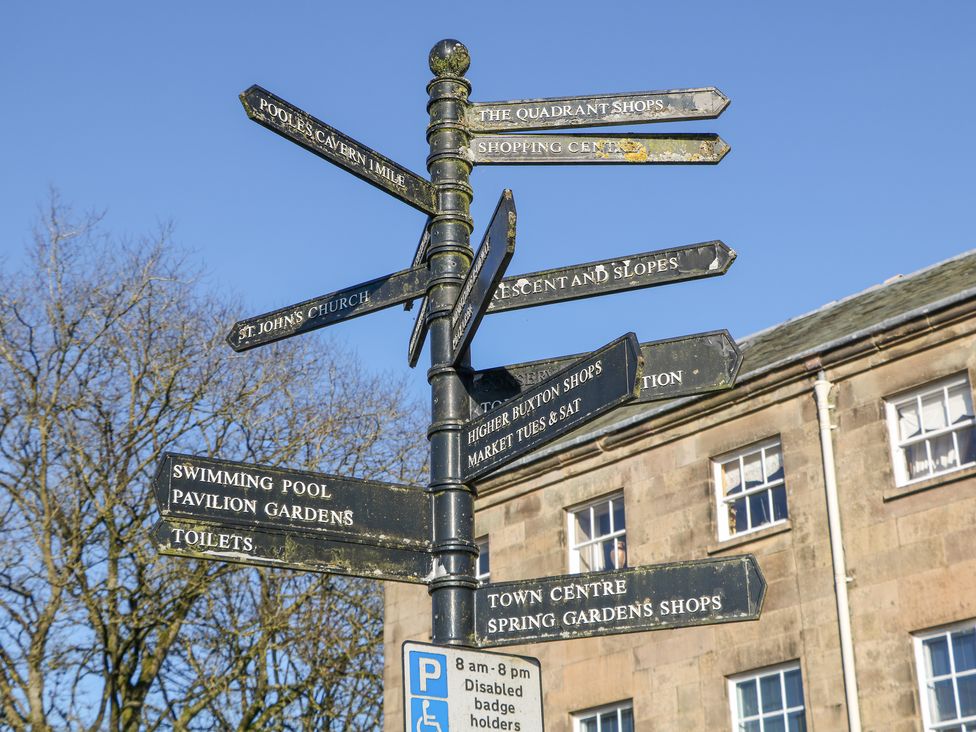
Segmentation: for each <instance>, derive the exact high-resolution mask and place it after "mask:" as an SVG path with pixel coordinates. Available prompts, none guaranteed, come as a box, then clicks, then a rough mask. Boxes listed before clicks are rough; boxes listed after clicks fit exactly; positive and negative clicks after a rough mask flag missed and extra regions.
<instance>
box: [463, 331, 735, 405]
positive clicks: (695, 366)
mask: <svg viewBox="0 0 976 732" xmlns="http://www.w3.org/2000/svg"><path fill="white" fill-rule="evenodd" d="M641 354H642V355H643V356H644V373H643V375H642V376H641V378H640V380H639V387H640V392H639V393H638V395H637V398H636V399H635V400H634V403H641V402H651V401H656V400H659V399H674V398H675V397H682V396H691V395H693V394H704V393H707V392H711V391H720V390H722V389H730V388H731V387H732V386H733V385H734V384H735V377H736V376H737V375H738V373H739V367H740V366H741V365H742V354H741V353H740V352H739V348H738V346H736V344H735V341H734V340H732V337H731V336H730V335H729V333H728V331H726V330H716V331H712V332H710V333H698V334H696V335H690V336H683V337H681V338H667V339H665V340H661V341H648V342H647V343H641ZM576 358H579V356H563V357H561V358H549V359H542V360H540V361H527V362H525V363H517V364H513V365H511V366H500V367H498V368H494V369H485V370H484V371H475V372H474V373H473V374H472V375H471V377H470V378H469V380H468V394H469V395H470V396H471V400H472V402H473V404H472V405H471V409H472V411H473V413H474V414H481V413H482V412H484V411H487V410H489V409H494V408H495V407H497V406H499V405H500V404H503V403H505V402H506V401H508V400H509V399H514V398H515V397H517V396H518V395H519V394H521V393H522V391H523V390H524V389H530V388H532V387H533V386H534V385H536V384H538V383H539V382H541V381H543V380H545V379H548V378H550V377H551V376H552V375H553V374H554V373H556V372H557V371H559V370H560V369H563V368H565V367H566V366H567V365H568V364H570V363H572V362H573V360H574V359H576Z"/></svg>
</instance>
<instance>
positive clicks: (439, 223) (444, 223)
mask: <svg viewBox="0 0 976 732" xmlns="http://www.w3.org/2000/svg"><path fill="white" fill-rule="evenodd" d="M469 64H470V56H469V54H468V51H467V49H466V48H465V47H464V46H463V45H462V44H461V43H459V42H458V41H454V40H449V39H448V40H443V41H440V42H439V43H438V44H436V45H435V46H434V48H433V49H432V50H431V53H430V56H429V65H430V69H431V71H432V72H433V73H434V76H435V78H434V79H433V80H432V81H431V82H430V84H428V87H427V89H428V93H429V100H428V104H427V109H428V111H429V114H430V124H429V125H428V127H427V140H428V144H429V150H430V154H429V155H428V157H427V168H428V172H429V174H430V179H429V180H428V179H427V178H424V177H422V176H420V175H417V174H416V173H414V172H412V171H410V170H408V169H407V168H405V167H403V166H401V165H399V164H397V163H396V162H394V161H393V160H391V159H390V158H387V157H385V156H383V155H380V154H379V153H378V152H376V151H375V150H373V149H372V148H369V147H367V146H366V145H363V144H362V143H360V142H358V141H356V140H354V139H353V138H351V137H349V136H348V135H345V134H343V133H341V132H339V131H338V130H336V129H335V128H334V127H331V126H329V125H328V124H326V123H325V122H322V121H321V120H319V119H317V118H315V117H313V116H311V115H310V114H308V113H307V112H305V111H303V110H301V109H299V108H298V107H295V106H294V105H292V104H289V103H288V102H286V101H284V100H283V99H281V98H280V97H277V96H275V95H274V94H271V93H270V92H268V91H266V90H265V89H263V88H261V87H260V86H257V85H254V86H251V87H250V88H248V89H247V90H245V91H244V92H243V93H242V94H241V95H240V99H241V102H242V104H243V105H244V109H245V111H246V113H247V115H248V117H249V118H250V119H252V120H254V121H255V122H257V123H259V124H261V125H263V126H264V127H266V128H267V129H269V130H271V131H273V132H275V133H276V134H278V135H280V136H282V137H283V138H285V139H287V140H289V141H291V142H293V143H296V144H298V145H300V146H301V147H302V148H304V149H305V150H308V151H310V152H312V153H313V154H315V155H317V156H319V157H320V158H322V159H324V160H327V161H328V162H330V163H333V164H335V165H337V166H338V167H340V168H342V169H343V170H345V171H347V172H349V173H351V174H352V175H354V176H356V177H358V178H360V179H362V180H365V181H366V182H368V183H370V184H371V185H373V186H375V187H376V188H378V189H380V190H382V191H384V192H386V193H388V194H390V195H391V196H393V197H395V198H396V199H398V200H400V201H402V202H404V203H407V204H408V205H410V206H412V207H413V208H415V209H417V210H418V211H420V212H422V213H423V214H424V215H425V216H426V217H427V218H426V222H425V226H424V229H423V233H422V235H421V239H420V241H419V243H418V244H417V247H416V251H415V253H414V256H413V258H412V260H411V261H410V262H409V266H408V268H407V269H402V270H398V271H397V268H398V267H402V266H403V265H404V264H407V262H403V263H401V264H399V265H395V266H391V267H389V268H384V270H383V271H387V272H389V271H391V270H393V273H392V274H389V275H386V276H383V277H378V278H377V279H374V280H370V281H368V282H364V283H361V284H358V285H353V286H351V287H345V288H342V289H339V290H335V291H333V292H331V293H329V294H326V295H322V296H319V297H314V298H312V299H308V300H304V301H301V302H298V303H297V304H295V305H291V306H288V307H284V308H279V309H277V310H274V311H272V312H269V313H266V314H264V315H260V316H257V317H252V318H248V319H244V320H241V321H239V322H237V323H236V324H235V325H234V327H233V329H232V330H231V332H230V334H229V335H228V337H227V340H228V342H229V343H230V345H231V346H232V347H233V348H234V349H235V350H237V351H246V350H248V349H250V348H254V347H258V346H263V345H266V344H269V343H272V342H275V341H280V340H282V339H285V338H289V337H291V336H295V335H299V334H302V333H307V332H310V331H312V330H316V329H318V328H322V327H325V326H329V325H333V324H338V323H341V322H345V321H347V320H350V319H353V318H356V317H358V316H361V315H365V314H367V313H371V312H375V311H378V310H381V309H384V308H388V307H391V306H393V305H396V304H403V305H404V306H405V307H406V308H407V309H409V308H410V307H411V305H412V302H413V301H414V300H415V299H419V300H420V302H421V306H420V307H419V308H418V314H417V320H416V321H415V324H414V328H413V332H412V333H411V336H410V341H409V347H408V362H409V364H410V366H411V367H412V366H414V365H415V364H416V363H417V361H418V359H419V356H420V352H421V350H422V349H423V346H424V344H425V342H426V341H427V340H428V336H429V341H430V343H431V347H430V352H431V368H430V370H429V371H428V379H429V381H430V384H431V404H432V411H433V413H432V417H431V424H430V427H429V429H428V439H429V441H430V480H429V482H428V485H427V486H426V488H422V487H419V486H407V485H398V484H393V483H384V482H381V481H372V480H358V479H353V478H347V477H342V476H335V475H328V474H324V473H313V472H305V471H297V470H287V469H282V468H277V467H271V466H264V465H253V464H249V463H238V462H232V461H227V460H220V459H216V458H204V457H195V456H191V455H178V454H173V453H168V454H166V455H165V457H164V459H163V462H162V464H161V465H160V467H159V470H158V472H157V475H156V477H155V480H154V483H153V487H154V490H155V495H156V500H157V503H158V505H159V509H160V513H161V515H162V519H161V521H160V522H159V523H158V524H157V525H156V527H155V528H154V529H153V541H154V542H155V543H156V545H157V547H158V548H159V551H160V552H161V553H164V554H173V555H176V556H183V557H193V558H204V559H214V560H223V561H233V562H242V563H245V564H252V565H264V566H274V567H287V568H291V569H297V570H305V571H318V572H336V573H340V574H350V575H359V576H365V577H374V578H379V579H384V580H392V581H401V582H416V583H422V584H427V585H428V586H429V588H430V596H431V600H432V618H433V619H432V629H433V641H434V643H435V645H434V646H426V645H420V644H409V643H408V644H407V645H405V646H404V663H405V664H406V665H405V668H404V678H405V680H406V687H405V706H406V707H407V708H406V709H405V725H406V728H407V729H408V730H410V732H433V730H435V729H437V730H439V732H449V730H450V732H459V731H460V730H475V729H509V730H514V731H515V732H536V731H538V732H541V729H542V709H541V704H542V701H541V699H542V695H541V686H540V682H539V679H540V674H539V664H538V661H536V660H534V659H524V658H523V659H520V660H518V661H514V660H511V661H509V660H505V659H507V658H512V659H514V658H515V657H506V656H503V655H498V654H483V653H482V654H479V653H478V652H474V651H461V650H457V649H447V648H446V646H464V645H470V643H471V642H472V641H473V640H474V642H477V643H478V644H479V645H483V646H491V645H504V644H510V643H526V642H535V641H543V640H558V639H564V638H580V637H586V636H593V635H604V634H610V633H622V632H631V631H637V630H653V629H657V628H666V627H682V626H685V625H696V624H704V623H719V622H729V621H733V620H745V619H752V618H757V617H758V615H759V611H760V608H761V605H762V601H763V596H764V592H765V582H764V580H763V578H762V574H761V572H760V570H759V566H758V564H757V563H756V561H755V559H754V558H753V557H751V556H745V557H733V558H729V559H715V560H705V561H699V562H684V563H676V564H668V565H658V566H650V567H635V568H632V569H624V570H616V571H612V572H606V573H599V574H596V573H594V574H586V575H574V576H565V577H550V578H543V579H537V580H527V581H523V582H510V583H493V584H490V585H487V586H483V587H480V588H478V589H477V590H476V591H475V590H474V589H473V587H474V584H475V581H474V577H473V566H472V550H473V549H474V547H475V543H474V537H473V531H474V525H473V515H474V511H473V503H472V501H473V487H472V485H471V484H472V483H474V482H476V481H478V480H480V479H481V478H482V477H483V476H485V475H487V474H488V473H491V472H492V471H495V470H497V469H499V468H501V467H503V466H505V465H508V464H509V463H511V462H512V461H514V460H517V459H519V458H523V457H526V456H528V455H529V454H531V453H532V452H534V451H536V450H538V449H539V448H541V447H542V446H544V445H546V444H548V443H549V442H551V441H552V440H554V439H556V438H558V437H560V436H563V435H566V434H567V433H568V432H570V431H572V430H574V429H577V428H579V427H582V426H583V425H585V424H587V423H589V422H590V421H591V420H593V419H595V418H596V417H598V416H600V415H602V414H605V413H606V412H608V411H609V410H611V409H614V408H615V407H617V406H620V405H622V404H626V403H629V402H634V401H641V402H643V401H649V400H653V399H665V398H673V397H676V396H688V395H693V394H700V393H705V392H709V391H714V390H716V389H727V388H729V387H731V386H732V385H733V383H734V382H735V378H736V374H737V372H738V369H739V366H740V364H741V360H742V359H741V355H740V353H739V351H738V348H737V347H736V345H735V342H734V341H733V340H732V339H731V338H730V337H729V335H728V333H726V332H725V331H714V332H711V333H701V334H697V335H691V336H684V337H679V338H669V339H665V340H657V341H651V342H647V343H644V344H638V342H637V338H636V336H635V335H634V334H633V333H629V334H627V335H626V336H623V337H621V338H618V339H617V340H615V341H613V342H612V343H610V344H608V345H606V346H604V347H603V348H600V349H597V350H596V351H593V352H592V353H587V354H580V355H578V356H558V357H555V358H548V359H542V360H537V361H530V362H526V363H521V364H514V365H511V366H506V367H500V368H495V369H486V370H481V371H478V370H474V369H471V368H469V367H468V362H469V360H470V345H471V343H472V341H473V339H474V338H475V336H476V334H477V330H478V326H479V324H480V321H481V319H482V317H483V316H484V315H486V314H490V313H498V312H504V311H507V310H514V309H518V308H525V307H533V306H538V305H546V304H552V303H556V302H561V301H565V300H575V299H580V298H586V297H594V296H598V295H605V294H610V293H613V292H623V291H627V290H637V289H641V288H646V287H653V286H657V285H662V284H670V283H677V282H683V281H688V280H692V279H698V278H703V277H711V276H717V275H722V274H724V273H725V272H726V271H727V270H728V268H729V266H730V265H731V264H732V261H733V260H734V259H735V252H734V251H732V250H731V249H730V248H729V247H727V246H726V245H725V244H723V243H722V242H720V241H717V240H716V241H710V242H704V243H701V244H693V245H689V246H678V247H672V248H669V249H659V250H655V251H648V252H643V253H638V254H633V255H628V256H623V257H617V258H615V259H601V260H597V261H592V262H588V263H585V264H578V265H572V266H563V267H558V268H555V269H550V270H544V271H539V272H532V273H529V274H525V275H518V276H514V277H505V276H504V274H505V270H506V267H507V265H508V263H509V261H510V260H511V258H512V256H513V254H514V248H515V206H514V199H513V196H512V194H511V191H508V190H506V191H505V192H504V193H503V195H502V198H501V200H500V202H499V205H498V207H497V208H496V210H495V213H494V215H493V217H492V219H491V222H490V223H489V225H488V227H487V228H486V233H485V237H484V239H483V241H482V244H481V247H480V248H479V250H478V252H477V253H475V254H474V255H473V256H471V247H470V231H471V224H472V222H471V218H470V214H469V207H470V203H471V199H472V196H473V191H472V188H471V185H470V183H469V176H470V172H471V170H472V167H473V166H479V165H500V164H501V165H506V164H507V165H525V164H542V165H559V164H617V165H628V164H658V165H661V164H663V165H668V164H692V165H697V164H715V163H718V162H719V161H721V160H722V159H723V157H724V156H725V155H726V154H727V153H728V151H729V146H728V145H727V144H726V143H725V141H724V140H722V138H720V137H719V136H718V135H715V134H711V133H702V134H686V133H672V134H658V135H649V134H633V133H624V134H594V133H582V134H550V133H548V132H546V133H544V134H540V133H535V134H522V133H524V132H526V131H534V130H546V131H548V130H554V129H555V130H558V129H568V128H577V127H602V126H607V125H621V124H643V123H653V122H664V121H678V120H694V119H713V118H716V117H718V116H719V115H720V114H721V113H722V112H723V111H724V109H725V108H726V107H727V106H728V103H729V100H728V98H727V97H726V96H725V95H724V94H722V93H721V92H720V91H718V90H717V89H715V88H712V87H705V88H697V89H674V90H665V91H649V92H628V93H621V94H597V95H589V96H580V97H558V98H543V99H522V100H512V101H502V102H470V101H468V98H467V97H468V94H469V92H470V84H469V83H468V82H467V80H466V79H465V78H464V74H465V72H466V71H467V69H468V66H469ZM462 387H463V388H462ZM435 527H436V529H435ZM435 538H436V541H435ZM516 673H517V674H518V675H517V676H516V675H515V674H516ZM458 684H460V686H459V685H458ZM469 685H472V686H471V687H470V688H469ZM472 699H474V700H475V701H474V704H473V705H472V704H471V703H470V702H471V700H472Z"/></svg>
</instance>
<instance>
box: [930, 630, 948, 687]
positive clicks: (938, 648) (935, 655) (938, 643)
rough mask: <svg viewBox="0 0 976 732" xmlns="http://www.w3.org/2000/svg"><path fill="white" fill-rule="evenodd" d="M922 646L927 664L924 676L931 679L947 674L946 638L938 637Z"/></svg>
mask: <svg viewBox="0 0 976 732" xmlns="http://www.w3.org/2000/svg"><path fill="white" fill-rule="evenodd" d="M924 645H925V657H926V660H927V661H928V664H929V668H928V674H926V675H927V676H928V677H929V678H932V677H933V676H945V675H946V674H947V673H949V644H948V643H946V637H945V636H944V635H940V636H939V637H938V638H930V639H929V640H927V641H925V644H924Z"/></svg>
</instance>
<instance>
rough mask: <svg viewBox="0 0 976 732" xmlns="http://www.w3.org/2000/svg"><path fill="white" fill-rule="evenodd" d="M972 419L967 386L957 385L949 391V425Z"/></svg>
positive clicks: (971, 406)
mask: <svg viewBox="0 0 976 732" xmlns="http://www.w3.org/2000/svg"><path fill="white" fill-rule="evenodd" d="M972 418H973V405H972V403H971V402H970V397H969V384H957V385H956V386H954V387H952V388H951V389H949V424H956V423H957V422H961V421H963V420H966V419H972Z"/></svg>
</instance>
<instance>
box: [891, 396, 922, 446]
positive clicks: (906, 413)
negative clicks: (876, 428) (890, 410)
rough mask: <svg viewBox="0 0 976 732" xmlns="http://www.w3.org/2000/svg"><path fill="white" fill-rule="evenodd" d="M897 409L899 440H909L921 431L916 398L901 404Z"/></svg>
mask: <svg viewBox="0 0 976 732" xmlns="http://www.w3.org/2000/svg"><path fill="white" fill-rule="evenodd" d="M895 411H896V412H897V413H898V434H899V438H898V439H899V441H904V440H907V439H908V438H909V437H914V436H915V435H917V434H920V433H921V431H922V430H921V429H920V427H919V424H918V407H917V406H916V403H915V400H914V399H912V400H911V401H910V402H905V403H904V404H899V405H898V407H896V409H895Z"/></svg>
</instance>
